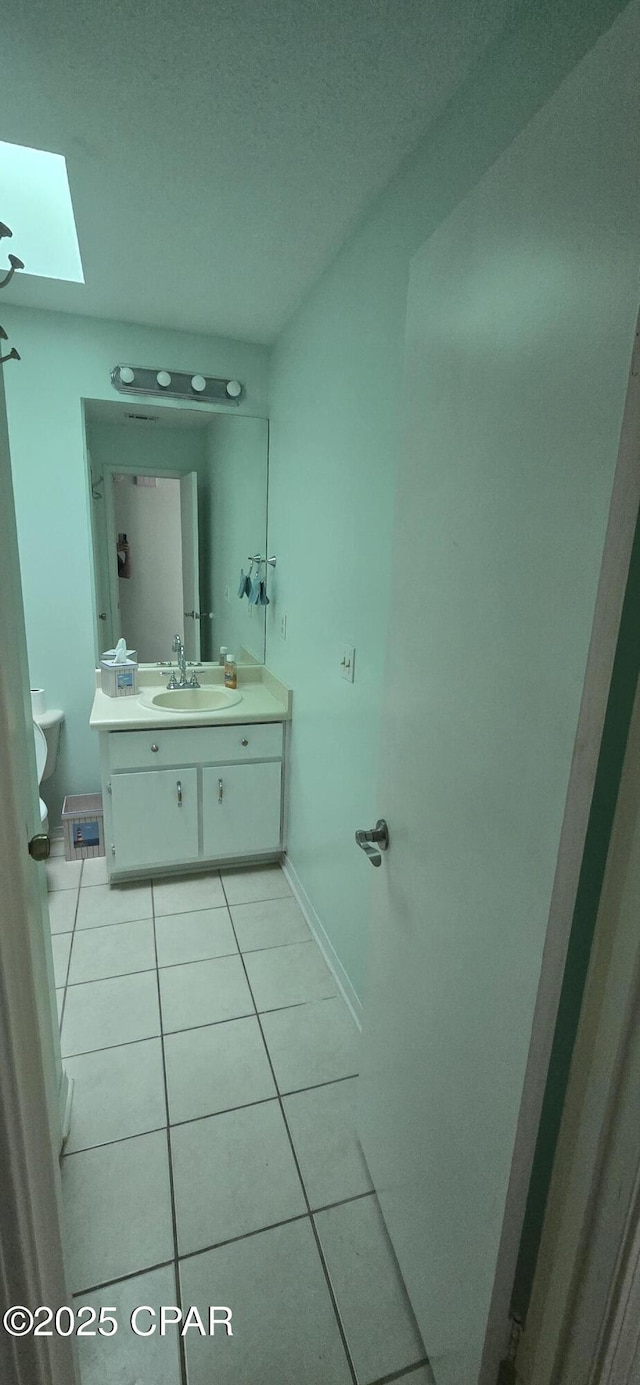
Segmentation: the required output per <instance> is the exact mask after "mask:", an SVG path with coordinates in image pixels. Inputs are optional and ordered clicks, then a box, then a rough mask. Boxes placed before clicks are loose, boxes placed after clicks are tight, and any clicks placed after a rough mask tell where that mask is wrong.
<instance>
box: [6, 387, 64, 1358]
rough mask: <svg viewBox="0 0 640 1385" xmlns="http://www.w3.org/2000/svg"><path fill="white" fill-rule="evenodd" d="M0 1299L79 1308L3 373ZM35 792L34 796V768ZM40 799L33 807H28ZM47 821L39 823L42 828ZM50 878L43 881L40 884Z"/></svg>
mask: <svg viewBox="0 0 640 1385" xmlns="http://www.w3.org/2000/svg"><path fill="white" fill-rule="evenodd" d="M0 567H1V570H2V581H0V626H1V627H2V628H3V629H4V630H5V631H7V632H8V631H11V638H10V639H7V641H6V648H5V653H4V655H3V658H2V660H0V782H1V783H2V794H1V795H0V899H1V900H2V902H3V911H2V912H3V921H2V946H1V947H0V1167H1V1168H2V1178H3V1200H2V1203H3V1212H2V1223H3V1225H2V1237H1V1238H0V1291H1V1292H2V1300H3V1302H2V1312H4V1311H5V1309H6V1308H8V1307H10V1306H12V1305H17V1304H21V1305H25V1306H26V1307H28V1308H31V1309H32V1310H33V1309H34V1308H35V1307H37V1306H38V1305H41V1304H47V1305H49V1306H50V1307H51V1308H53V1309H54V1310H55V1309H56V1308H57V1307H59V1306H61V1305H63V1304H70V1303H71V1302H72V1300H71V1297H70V1295H69V1290H68V1284H67V1278H66V1272H65V1263H64V1245H63V1230H62V1206H61V1186H60V1170H59V1164H58V1153H59V1149H60V1110H59V1105H58V1083H57V1076H56V1055H55V1045H54V1031H53V1023H54V1022H57V1013H56V1017H55V1021H54V1020H53V1016H52V1008H53V1009H55V997H54V996H52V995H51V994H50V993H49V984H48V968H47V954H46V945H45V935H44V922H45V919H44V917H43V909H46V903H45V902H44V881H43V880H42V879H41V878H40V876H41V875H42V867H41V866H38V865H37V864H36V863H35V862H34V861H32V859H31V857H30V855H29V853H28V841H29V837H30V836H31V835H32V834H33V833H34V832H35V831H38V830H39V826H40V823H39V814H38V812H37V795H36V793H35V785H36V783H37V778H36V771H35V752H34V748H33V741H32V739H31V740H30V737H29V730H28V727H29V710H30V709H29V678H28V672H27V669H28V665H27V650H26V637H25V629H24V614H23V603H22V588H21V581H20V564H19V555H18V542H17V534H16V523H15V508H14V500H13V486H12V478H11V466H10V458H9V444H8V434H7V426H6V411H5V406H4V388H3V380H2V372H1V371H0ZM27 766H28V767H29V770H30V778H31V780H32V784H33V790H32V793H31V795H29V793H28V792H27V791H26V790H25V780H24V774H25V767H27ZM30 799H31V800H32V801H29V800H30ZM36 818H37V821H36ZM38 873H39V874H38ZM0 1376H1V1377H2V1379H6V1380H11V1381H12V1382H15V1385H78V1382H79V1377H78V1373H77V1368H76V1356H75V1342H74V1340H73V1338H63V1337H59V1336H56V1335H55V1334H54V1335H53V1336H52V1337H43V1338H40V1339H39V1340H34V1338H33V1336H31V1335H28V1336H25V1337H23V1338H13V1337H11V1336H10V1335H9V1333H8V1332H6V1331H5V1330H4V1329H2V1328H0Z"/></svg>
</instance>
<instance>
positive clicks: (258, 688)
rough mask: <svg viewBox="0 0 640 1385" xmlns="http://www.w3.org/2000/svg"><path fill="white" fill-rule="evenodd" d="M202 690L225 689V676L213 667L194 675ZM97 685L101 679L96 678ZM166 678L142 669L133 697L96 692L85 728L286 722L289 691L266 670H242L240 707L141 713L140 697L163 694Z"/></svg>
mask: <svg viewBox="0 0 640 1385" xmlns="http://www.w3.org/2000/svg"><path fill="white" fill-rule="evenodd" d="M195 672H196V673H197V675H198V681H199V683H200V685H201V686H202V687H210V686H212V685H214V686H217V687H221V686H223V673H222V669H219V668H218V666H217V665H213V666H212V667H207V668H202V669H200V668H198V669H196V670H195ZM96 679H97V681H98V682H99V679H100V674H99V672H97V673H96ZM166 686H167V677H162V676H161V674H160V672H159V670H157V669H153V668H150V667H148V666H146V667H145V666H143V667H142V668H141V669H140V671H139V675H138V693H137V694H136V696H133V697H109V696H108V695H107V693H103V692H102V691H101V689H100V688H99V687H98V688H97V689H96V693H95V697H94V699H93V706H92V708H91V715H90V717H89V725H90V726H91V727H93V730H94V731H141V730H144V729H145V728H149V727H153V726H174V727H176V728H177V727H179V726H225V725H239V724H240V725H241V724H242V723H243V722H256V721H289V720H290V717H291V701H292V694H291V690H290V689H289V688H287V687H285V684H284V683H281V682H280V681H279V679H277V678H275V677H274V675H273V674H272V673H270V672H269V670H268V669H267V668H264V667H262V666H258V667H256V668H250V669H249V668H240V669H239V670H238V692H239V693H241V694H242V698H241V701H240V702H235V703H234V704H233V706H231V707H224V708H221V709H220V710H219V711H215V712H167V711H166V710H165V711H155V710H154V709H153V708H152V707H145V706H143V705H142V703H141V701H140V695H141V693H144V695H145V696H147V697H148V695H149V693H150V692H153V691H154V690H157V691H158V692H162V691H164V689H165V688H166Z"/></svg>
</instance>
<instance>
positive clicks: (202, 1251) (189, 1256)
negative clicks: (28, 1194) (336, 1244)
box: [72, 1127, 426, 1385]
mask: <svg viewBox="0 0 640 1385" xmlns="http://www.w3.org/2000/svg"><path fill="white" fill-rule="evenodd" d="M162 1129H164V1127H162ZM131 1138H132V1139H135V1138H136V1137H135V1136H131ZM76 1152H77V1153H78V1154H82V1153H84V1151H83V1150H78V1151H76ZM374 1196H375V1194H374V1190H373V1189H371V1190H370V1191H369V1192H368V1193H357V1194H356V1196H355V1197H347V1198H342V1199H341V1200H340V1201H339V1202H329V1203H327V1204H326V1206H322V1207H317V1208H315V1209H314V1210H313V1211H311V1212H296V1214H295V1215H294V1216H293V1217H284V1218H283V1219H282V1221H276V1222H269V1223H268V1225H267V1226H256V1227H254V1229H253V1230H252V1231H241V1232H240V1233H239V1235H237V1236H227V1237H226V1239H225V1240H223V1241H211V1242H209V1243H208V1244H207V1245H204V1246H198V1247H197V1249H196V1250H185V1251H183V1252H182V1254H178V1256H177V1262H178V1264H181V1263H182V1262H183V1261H184V1260H194V1259H196V1257H197V1256H198V1255H209V1254H210V1253H211V1252H212V1251H214V1250H222V1249H223V1248H224V1247H225V1246H233V1245H236V1243H237V1242H238V1241H248V1240H250V1239H251V1237H252V1236H262V1235H264V1233H265V1232H266V1231H277V1230H278V1227H280V1226H292V1225H293V1223H294V1222H299V1221H311V1220H312V1219H313V1217H314V1216H317V1215H318V1214H319V1213H320V1212H331V1211H333V1209H334V1208H335V1207H344V1206H346V1204H347V1203H349V1202H361V1201H362V1199H363V1198H365V1197H374ZM175 1263H176V1257H175V1256H174V1257H173V1258H172V1259H171V1260H160V1261H159V1262H158V1263H157V1264H153V1265H142V1266H141V1267H140V1269H137V1270H131V1271H130V1272H129V1273H128V1274H121V1275H118V1277H117V1278H116V1279H105V1280H103V1281H101V1282H100V1283H98V1284H91V1285H90V1286H89V1288H86V1289H85V1288H83V1289H74V1291H73V1295H72V1297H73V1298H80V1297H81V1296H84V1295H86V1294H95V1293H97V1292H98V1291H99V1290H101V1289H108V1288H109V1287H110V1286H111V1285H113V1284H120V1283H125V1282H126V1281H127V1280H129V1279H138V1278H139V1277H140V1276H141V1275H143V1274H152V1273H153V1272H154V1270H160V1269H168V1268H169V1267H170V1266H172V1265H174V1264H175ZM424 1361H426V1357H425V1358H424V1360H423V1359H421V1360H420V1361H418V1362H412V1363H411V1364H410V1365H409V1366H403V1367H402V1368H401V1370H400V1372H399V1374H402V1372H403V1371H407V1370H414V1369H417V1368H418V1367H419V1366H421V1365H423V1364H424ZM391 1378H393V1377H391ZM385 1380H386V1377H385ZM373 1385H384V1382H381V1381H376V1382H374V1383H373Z"/></svg>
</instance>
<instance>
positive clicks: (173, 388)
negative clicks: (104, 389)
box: [111, 365, 243, 405]
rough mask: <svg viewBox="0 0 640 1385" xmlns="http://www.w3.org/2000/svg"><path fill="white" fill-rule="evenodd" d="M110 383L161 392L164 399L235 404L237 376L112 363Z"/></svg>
mask: <svg viewBox="0 0 640 1385" xmlns="http://www.w3.org/2000/svg"><path fill="white" fill-rule="evenodd" d="M111 384H112V385H113V388H114V389H116V390H119V392H120V394H155V395H156V396H157V395H165V396H166V397H167V398H168V399H198V400H203V401H204V402H205V403H207V404H235V405H237V404H239V403H240V398H241V396H242V392H243V391H242V385H241V383H240V381H239V380H219V379H217V378H216V377H215V376H213V375H190V374H188V373H187V372H185V371H184V370H158V369H156V367H155V366H153V367H148V366H139V365H116V366H114V368H113V370H112V371H111Z"/></svg>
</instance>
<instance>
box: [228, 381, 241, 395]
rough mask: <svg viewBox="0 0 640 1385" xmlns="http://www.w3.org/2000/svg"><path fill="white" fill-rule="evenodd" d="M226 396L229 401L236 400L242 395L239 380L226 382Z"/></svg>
mask: <svg viewBox="0 0 640 1385" xmlns="http://www.w3.org/2000/svg"><path fill="white" fill-rule="evenodd" d="M227 394H228V395H229V398H230V399H237V398H238V395H239V394H242V385H241V384H240V381H239V380H229V381H228V382H227Z"/></svg>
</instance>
